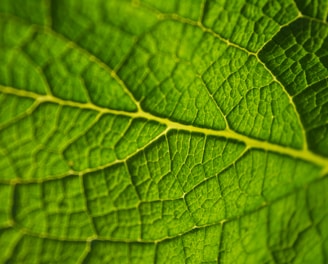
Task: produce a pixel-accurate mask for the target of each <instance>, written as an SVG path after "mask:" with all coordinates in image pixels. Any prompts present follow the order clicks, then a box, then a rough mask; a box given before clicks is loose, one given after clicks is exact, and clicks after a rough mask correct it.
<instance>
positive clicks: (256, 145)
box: [0, 85, 328, 175]
mask: <svg viewBox="0 0 328 264" xmlns="http://www.w3.org/2000/svg"><path fill="white" fill-rule="evenodd" d="M0 91H1V92H3V93H6V94H12V95H16V96H20V97H28V98H32V99H35V100H36V103H38V104H41V103H45V102H51V103H56V104H59V105H64V106H71V107H75V108H80V109H89V110H94V111H97V112H99V113H102V114H113V115H122V116H128V117H131V118H145V119H147V120H152V121H156V122H158V123H160V124H164V125H166V126H167V131H168V130H171V129H174V130H183V131H189V132H193V133H201V134H204V135H212V136H217V137H224V138H228V139H235V140H237V141H240V142H243V143H244V144H245V145H246V147H247V148H249V149H261V150H264V151H270V152H275V153H280V154H283V155H288V156H290V157H293V158H297V159H302V160H305V161H308V162H311V163H314V164H316V165H318V166H320V167H322V175H324V174H326V173H328V158H325V157H322V156H319V155H317V154H315V153H313V152H311V151H309V150H308V149H294V148H290V147H287V146H281V145H277V144H274V143H270V142H268V141H262V140H258V139H254V138H250V137H249V136H245V135H242V134H239V133H237V132H235V131H233V130H231V129H228V128H226V129H224V130H215V129H210V128H203V127H197V126H193V125H186V124H180V123H178V122H175V121H172V120H170V119H169V118H163V117H159V116H155V115H153V114H151V113H148V112H145V111H143V110H142V109H140V108H139V110H138V111H137V112H126V111H122V110H113V109H108V108H104V107H100V106H97V105H95V104H92V103H79V102H74V101H69V100H63V99H60V98H57V97H54V96H52V95H41V94H37V93H34V92H30V91H25V90H20V89H16V88H13V87H8V86H1V85H0Z"/></svg>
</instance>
